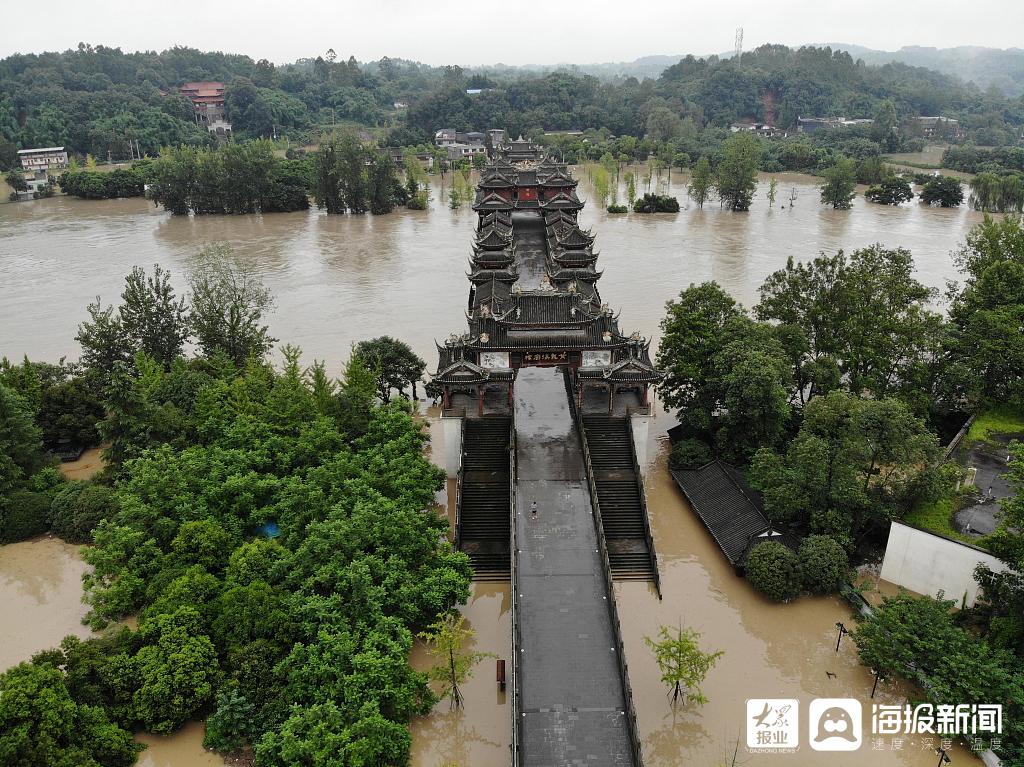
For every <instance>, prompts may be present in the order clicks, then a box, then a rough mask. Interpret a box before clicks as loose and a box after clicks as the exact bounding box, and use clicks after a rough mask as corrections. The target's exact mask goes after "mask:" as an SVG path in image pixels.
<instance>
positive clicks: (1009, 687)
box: [853, 594, 1019, 705]
mask: <svg viewBox="0 0 1024 767" xmlns="http://www.w3.org/2000/svg"><path fill="white" fill-rule="evenodd" d="M954 604H955V603H954V602H953V601H947V600H944V599H942V598H941V595H940V598H939V599H932V598H931V597H917V596H911V595H910V594H900V595H899V596H896V597H887V598H886V599H884V600H883V602H882V605H881V606H880V607H877V608H875V609H874V610H873V611H872V612H871V613H870V615H868V616H865V617H863V618H862V619H861V623H860V625H859V626H858V628H857V630H856V631H855V632H854V634H853V639H854V641H855V642H856V643H857V651H858V654H859V655H860V660H861V663H863V664H864V665H865V666H869V667H870V668H872V669H875V670H876V671H879V672H881V673H882V674H883V675H884V676H889V677H894V676H900V677H902V678H904V679H907V680H909V681H910V682H912V683H914V684H916V685H918V686H919V688H920V689H921V690H923V691H924V695H925V697H926V699H927V700H928V701H929V702H931V703H933V704H946V705H956V704H957V702H962V701H965V700H992V701H1005V700H1007V699H1012V697H1013V695H1014V694H1015V692H1016V689H1015V688H1019V680H1016V681H1015V680H1014V679H1013V676H1012V672H1011V668H1012V665H1011V661H1010V658H1009V657H1008V656H1006V655H1005V654H1003V653H1002V652H1000V651H998V650H993V649H992V648H991V647H990V646H989V645H988V644H987V643H986V642H984V641H981V640H978V639H976V638H975V637H972V636H971V635H970V634H968V633H967V632H966V631H964V630H963V629H962V628H960V627H959V626H957V625H955V624H954V616H953V614H952V611H951V608H952V607H953V606H954Z"/></svg>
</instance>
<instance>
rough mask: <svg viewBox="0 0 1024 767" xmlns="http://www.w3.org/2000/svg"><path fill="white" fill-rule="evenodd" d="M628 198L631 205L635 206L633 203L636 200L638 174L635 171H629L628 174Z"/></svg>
mask: <svg viewBox="0 0 1024 767" xmlns="http://www.w3.org/2000/svg"><path fill="white" fill-rule="evenodd" d="M626 200H628V201H629V207H631V208H632V207H633V203H634V202H636V174H635V173H633V171H629V172H628V173H627V174H626Z"/></svg>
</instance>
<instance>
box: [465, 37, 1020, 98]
mask: <svg viewBox="0 0 1024 767" xmlns="http://www.w3.org/2000/svg"><path fill="white" fill-rule="evenodd" d="M808 45H812V46H814V47H817V48H823V47H825V46H828V47H829V48H832V49H833V50H843V51H846V52H847V53H849V54H850V55H851V56H853V57H854V58H855V59H863V60H864V63H865V64H875V65H882V64H888V63H890V62H897V63H901V64H907V65H909V66H915V67H926V68H928V69H934V70H936V71H938V72H942V73H943V74H948V75H954V76H956V77H959V78H960V79H961V80H964V81H967V82H973V83H975V84H976V85H978V86H979V87H980V88H989V87H992V86H995V87H996V88H998V89H999V90H1000V91H1002V92H1003V93H1005V94H1006V95H1007V96H1011V97H1015V96H1020V95H1022V94H1024V49H1022V48H1007V49H1003V48H985V47H981V46H970V45H963V46H959V47H956V48H929V47H924V46H918V45H907V46H904V47H902V48H900V49H899V50H898V51H882V50H877V49H875V48H867V47H865V46H863V45H855V44H853V43H809V44H808ZM790 47H799V46H790ZM686 55H687V54H685V53H680V54H677V55H674V56H673V55H651V56H641V57H640V58H638V59H634V60H633V61H620V62H603V63H595V64H569V63H561V64H536V65H524V66H519V67H504V66H502V65H500V64H499V65H497V66H496V67H494V68H496V69H508V70H513V69H521V70H532V71H541V72H543V71H549V70H555V69H567V70H570V71H574V72H580V73H583V74H590V75H594V76H596V77H602V78H610V77H636V78H637V79H643V78H645V77H652V78H656V77H658V76H659V75H661V73H662V72H663V71H664V70H665V69H666V68H667V67H669V66H671V65H672V64H675V63H677V62H678V61H679V60H680V59H681V58H683V57H684V56H686ZM694 55H696V56H698V58H705V57H706V56H707V55H709V54H694ZM718 55H719V56H720V57H722V58H725V57H727V56H730V55H732V54H731V52H728V53H725V52H723V53H720V54H718ZM485 68H488V67H485Z"/></svg>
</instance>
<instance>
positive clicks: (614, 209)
mask: <svg viewBox="0 0 1024 767" xmlns="http://www.w3.org/2000/svg"><path fill="white" fill-rule="evenodd" d="M628 211H629V207H627V206H626V205H609V206H608V212H609V213H627V212H628Z"/></svg>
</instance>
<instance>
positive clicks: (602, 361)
mask: <svg viewBox="0 0 1024 767" xmlns="http://www.w3.org/2000/svg"><path fill="white" fill-rule="evenodd" d="M611 364H612V352H611V350H610V349H604V350H602V351H590V352H587V351H585V352H583V367H585V368H600V367H605V366H606V365H611Z"/></svg>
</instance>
